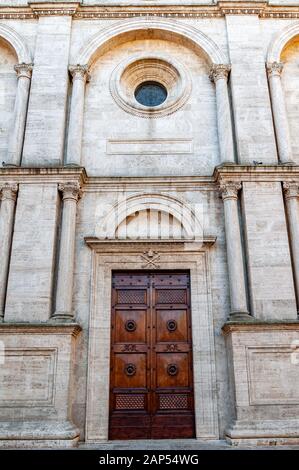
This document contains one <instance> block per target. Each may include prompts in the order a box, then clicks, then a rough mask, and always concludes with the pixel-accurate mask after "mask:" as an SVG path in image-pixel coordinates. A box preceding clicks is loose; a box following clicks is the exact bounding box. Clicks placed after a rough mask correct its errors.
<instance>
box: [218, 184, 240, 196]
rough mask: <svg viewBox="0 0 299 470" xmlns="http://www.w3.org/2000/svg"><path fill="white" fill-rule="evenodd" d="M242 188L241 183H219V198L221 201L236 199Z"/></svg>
mask: <svg viewBox="0 0 299 470" xmlns="http://www.w3.org/2000/svg"><path fill="white" fill-rule="evenodd" d="M241 188H242V184H241V183H234V182H228V183H221V184H220V186H219V190H220V192H221V196H222V199H223V200H226V199H235V200H237V199H238V192H239V191H240V189H241Z"/></svg>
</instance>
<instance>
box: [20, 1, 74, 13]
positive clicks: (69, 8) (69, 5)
mask: <svg viewBox="0 0 299 470" xmlns="http://www.w3.org/2000/svg"><path fill="white" fill-rule="evenodd" d="M28 3H29V7H30V8H31V10H32V12H33V14H34V15H35V16H74V14H75V13H76V11H77V8H78V7H79V5H80V2H57V3H52V2H40V3H39V2H34V3H33V2H32V3H31V2H28Z"/></svg>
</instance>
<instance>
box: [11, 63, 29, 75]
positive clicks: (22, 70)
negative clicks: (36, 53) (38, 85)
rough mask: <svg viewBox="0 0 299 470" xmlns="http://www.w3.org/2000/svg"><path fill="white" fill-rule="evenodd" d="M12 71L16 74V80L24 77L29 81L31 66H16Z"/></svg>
mask: <svg viewBox="0 0 299 470" xmlns="http://www.w3.org/2000/svg"><path fill="white" fill-rule="evenodd" d="M14 69H15V71H16V72H17V76H18V78H21V77H25V78H29V79H30V78H31V75H32V70H33V64H25V63H22V64H17V65H15V66H14Z"/></svg>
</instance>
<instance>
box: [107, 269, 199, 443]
mask: <svg viewBox="0 0 299 470" xmlns="http://www.w3.org/2000/svg"><path fill="white" fill-rule="evenodd" d="M189 277H190V276H189V273H186V272H179V271H178V272H157V271H155V272H147V271H143V272H142V271H141V272H130V271H126V272H115V273H113V278H112V325H111V327H112V328H111V332H112V333H111V370H110V419H109V438H110V439H163V438H168V439H169V438H172V439H174V438H192V437H194V435H195V430H194V400H193V373H192V341H191V318H190V278H189Z"/></svg>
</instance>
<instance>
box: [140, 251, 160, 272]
mask: <svg viewBox="0 0 299 470" xmlns="http://www.w3.org/2000/svg"><path fill="white" fill-rule="evenodd" d="M141 258H142V259H144V260H145V261H146V263H145V264H143V265H142V268H143V269H146V268H154V269H159V268H160V265H159V264H157V262H158V261H159V259H160V255H159V253H158V252H157V251H153V250H148V251H145V252H144V253H143V254H142V255H141Z"/></svg>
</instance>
